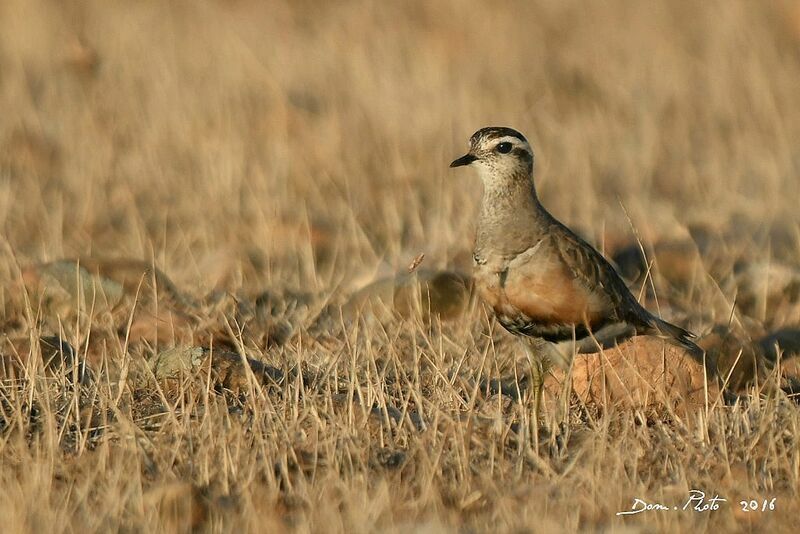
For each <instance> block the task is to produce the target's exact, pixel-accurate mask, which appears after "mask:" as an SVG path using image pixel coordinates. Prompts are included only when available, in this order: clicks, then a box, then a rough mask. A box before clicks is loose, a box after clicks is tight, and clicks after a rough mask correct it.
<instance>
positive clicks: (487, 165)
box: [450, 126, 533, 185]
mask: <svg viewBox="0 0 800 534" xmlns="http://www.w3.org/2000/svg"><path fill="white" fill-rule="evenodd" d="M464 165H473V166H475V167H477V169H478V172H479V174H480V176H481V178H482V179H483V182H484V184H486V185H491V183H492V182H493V181H495V180H507V179H520V178H521V179H530V176H531V173H532V172H533V149H531V145H530V144H528V140H527V139H525V136H524V135H522V134H521V133H519V132H518V131H516V130H514V129H512V128H505V127H500V126H489V127H486V128H481V129H480V130H478V131H477V132H475V133H474V134H472V137H470V139H469V152H467V153H466V154H465V155H463V156H461V157H460V158H458V159H457V160H455V161H453V162H452V163H451V164H450V166H451V167H461V166H464Z"/></svg>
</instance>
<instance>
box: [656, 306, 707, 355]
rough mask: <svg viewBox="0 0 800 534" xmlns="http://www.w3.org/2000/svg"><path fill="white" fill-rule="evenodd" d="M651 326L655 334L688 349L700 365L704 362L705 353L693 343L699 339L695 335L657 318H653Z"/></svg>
mask: <svg viewBox="0 0 800 534" xmlns="http://www.w3.org/2000/svg"><path fill="white" fill-rule="evenodd" d="M649 326H650V327H651V328H652V329H653V330H654V332H653V334H655V335H657V336H659V337H662V338H664V339H666V340H667V341H669V342H671V343H674V344H675V345H677V346H679V347H681V348H683V349H686V351H687V352H688V353H689V354H690V355H691V357H692V358H694V359H695V360H697V361H698V362H699V363H703V362H704V360H705V358H704V354H705V351H704V350H703V349H701V348H700V347H699V346H698V345H697V343H695V342H694V341H693V340H695V339H697V336H696V335H695V334H693V333H691V332H689V331H688V330H686V329H684V328H681V327H680V326H675V325H674V324H672V323H668V322H667V321H665V320H663V319H659V318H658V317H655V316H652V318H651V321H650V324H649Z"/></svg>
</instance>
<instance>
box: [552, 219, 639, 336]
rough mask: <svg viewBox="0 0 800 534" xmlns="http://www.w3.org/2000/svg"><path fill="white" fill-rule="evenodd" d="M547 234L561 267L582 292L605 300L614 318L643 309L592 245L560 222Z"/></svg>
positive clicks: (629, 314) (631, 316) (634, 314)
mask: <svg viewBox="0 0 800 534" xmlns="http://www.w3.org/2000/svg"><path fill="white" fill-rule="evenodd" d="M549 235H550V236H551V240H552V242H553V248H554V249H555V250H556V251H557V252H558V256H559V258H560V260H561V262H562V264H563V265H564V267H565V269H567V270H568V271H569V273H570V274H571V275H572V276H573V277H574V278H575V279H576V280H577V281H578V282H579V283H580V285H581V286H582V287H583V288H584V290H585V291H586V292H588V293H589V294H593V295H596V296H597V298H601V297H604V298H605V299H607V301H608V302H610V303H611V307H612V310H610V311H613V313H614V314H615V315H616V316H617V317H618V318H620V319H628V318H635V317H638V315H640V314H641V312H642V311H644V309H643V308H642V307H641V306H640V305H639V303H638V302H637V301H636V299H635V298H634V297H633V295H632V294H631V292H630V290H629V289H628V286H627V285H625V282H623V281H622V279H621V278H620V277H619V275H618V274H617V272H616V270H615V269H614V267H612V266H611V264H610V263H609V262H608V260H606V259H605V258H604V257H603V255H602V254H600V253H599V252H598V251H597V250H595V249H594V247H592V246H591V245H590V244H588V243H587V242H586V241H584V240H583V239H581V238H580V237H578V236H577V235H575V234H574V233H573V232H572V231H571V230H569V229H568V228H567V227H566V226H564V225H562V224H560V223H556V224H555V225H554V226H553V227H552V228H551V232H550V234H549ZM645 313H646V312H645ZM647 315H649V314H647ZM634 322H635V321H634Z"/></svg>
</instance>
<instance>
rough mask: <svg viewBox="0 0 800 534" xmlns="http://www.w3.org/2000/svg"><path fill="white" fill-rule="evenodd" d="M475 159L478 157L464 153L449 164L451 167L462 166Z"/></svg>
mask: <svg viewBox="0 0 800 534" xmlns="http://www.w3.org/2000/svg"><path fill="white" fill-rule="evenodd" d="M476 159H478V158H476V157H475V156H473V155H472V154H464V155H463V156H461V157H460V158H458V159H457V160H454V161H453V163H451V164H450V166H451V167H463V166H464V165H469V164H470V163H472V162H473V161H475V160H476Z"/></svg>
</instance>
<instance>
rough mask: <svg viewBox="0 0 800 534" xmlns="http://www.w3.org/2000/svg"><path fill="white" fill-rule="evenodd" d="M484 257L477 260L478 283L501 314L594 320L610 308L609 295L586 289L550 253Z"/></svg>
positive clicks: (534, 318) (548, 321) (563, 321)
mask: <svg viewBox="0 0 800 534" xmlns="http://www.w3.org/2000/svg"><path fill="white" fill-rule="evenodd" d="M520 256H522V255H520ZM482 259H483V263H477V262H476V264H475V284H476V287H477V289H478V292H479V294H480V295H481V298H482V299H483V300H484V301H485V302H486V304H487V305H489V306H490V307H491V308H492V310H493V311H494V312H495V314H496V315H497V316H498V317H505V318H508V319H510V320H513V321H522V322H524V321H530V322H535V323H539V324H592V323H594V322H597V321H598V320H602V319H603V318H604V315H606V314H608V313H609V311H610V309H609V308H610V303H609V302H608V300H607V299H605V298H603V296H602V295H598V294H596V293H594V292H591V291H588V290H586V288H584V287H583V286H582V285H581V284H580V283H579V281H578V280H577V279H576V278H575V276H574V275H573V274H572V273H570V272H569V271H568V269H566V268H565V267H564V265H563V264H562V263H561V262H560V261H556V259H555V258H551V257H550V256H549V255H548V254H544V255H542V257H535V256H533V255H527V256H525V257H519V256H518V257H517V258H514V259H512V260H503V259H499V258H491V257H482Z"/></svg>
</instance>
